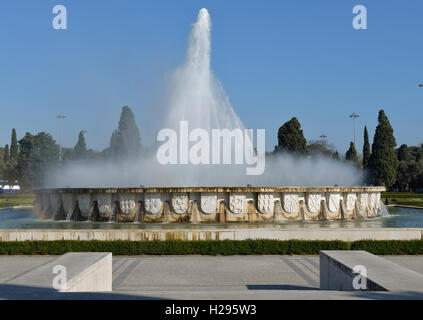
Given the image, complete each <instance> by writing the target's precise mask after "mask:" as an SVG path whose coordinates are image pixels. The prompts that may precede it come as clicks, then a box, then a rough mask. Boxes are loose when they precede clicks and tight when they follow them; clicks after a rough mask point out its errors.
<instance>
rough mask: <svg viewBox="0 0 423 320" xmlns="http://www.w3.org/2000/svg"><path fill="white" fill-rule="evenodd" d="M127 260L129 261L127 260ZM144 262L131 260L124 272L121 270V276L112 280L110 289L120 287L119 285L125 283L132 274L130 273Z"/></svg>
mask: <svg viewBox="0 0 423 320" xmlns="http://www.w3.org/2000/svg"><path fill="white" fill-rule="evenodd" d="M128 260H129V259H128ZM143 261H144V260H143V259H140V258H138V259H132V262H131V264H130V265H129V266H127V267H126V268H125V270H123V271H122V272H121V274H120V275H119V276H117V278H116V279H114V280H113V282H112V287H113V288H117V287H118V286H120V284H121V283H122V282H123V281H125V280H126V279H127V278H128V277H129V276H130V275H131V273H132V271H134V269H135V268H136V267H137V266H138V265H139V264H140V263H142V262H143Z"/></svg>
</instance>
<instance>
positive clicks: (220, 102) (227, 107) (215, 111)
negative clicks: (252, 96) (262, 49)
mask: <svg viewBox="0 0 423 320" xmlns="http://www.w3.org/2000/svg"><path fill="white" fill-rule="evenodd" d="M210 57H211V21H210V15H209V13H208V11H207V9H204V8H203V9H201V10H200V12H199V13H198V17H197V21H196V22H195V23H194V24H193V26H192V31H191V35H190V39H189V44H188V50H187V56H186V61H185V62H184V64H183V65H182V66H180V67H179V68H178V69H177V70H176V71H175V73H174V74H173V76H172V79H171V84H170V93H169V96H168V99H169V100H168V110H167V114H168V116H167V117H166V119H165V123H166V126H167V127H170V128H177V127H178V126H179V121H181V120H186V121H188V124H189V127H190V128H191V129H192V128H202V129H205V130H208V131H209V130H210V129H223V128H227V129H236V128H240V129H244V125H243V124H242V122H241V120H240V119H239V118H238V116H237V115H236V113H235V111H234V110H233V108H232V106H231V104H230V102H229V98H228V97H227V95H226V93H225V91H224V90H223V88H222V86H221V85H220V83H219V81H218V80H217V79H216V78H215V77H214V75H213V72H212V70H211V67H210Z"/></svg>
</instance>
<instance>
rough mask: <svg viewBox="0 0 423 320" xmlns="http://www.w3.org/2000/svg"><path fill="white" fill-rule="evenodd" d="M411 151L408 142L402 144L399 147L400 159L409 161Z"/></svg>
mask: <svg viewBox="0 0 423 320" xmlns="http://www.w3.org/2000/svg"><path fill="white" fill-rule="evenodd" d="M410 158H411V157H410V153H409V152H408V146H407V145H406V144H403V145H401V147H399V149H398V161H400V162H401V161H409V160H410Z"/></svg>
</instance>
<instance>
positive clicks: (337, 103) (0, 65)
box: [0, 0, 423, 153]
mask: <svg viewBox="0 0 423 320" xmlns="http://www.w3.org/2000/svg"><path fill="white" fill-rule="evenodd" d="M58 4H62V5H65V6H66V7H67V11H68V12H67V14H68V30H66V31H63V30H54V29H53V28H52V24H51V22H52V19H53V17H54V15H53V14H52V8H53V6H55V5H58ZM357 4H362V5H365V6H366V8H367V13H368V29H367V30H359V31H358V30H354V29H353V28H352V19H353V16H354V15H353V13H352V8H353V7H354V6H355V5H357ZM202 7H205V8H207V9H208V10H209V12H210V14H211V18H212V24H213V31H212V67H213V70H214V73H215V75H216V77H217V78H218V79H219V80H220V82H221V83H222V85H223V87H224V88H225V90H226V93H227V94H228V96H229V97H230V100H231V102H232V105H233V107H234V109H235V110H236V112H237V114H238V115H239V117H240V118H241V119H242V121H243V122H244V123H245V125H246V126H247V127H250V128H265V129H266V131H267V137H266V138H267V139H266V144H267V149H268V150H272V149H273V147H274V145H275V144H276V143H277V129H278V128H279V127H280V125H282V124H283V123H284V122H285V121H287V120H289V119H290V118H291V117H293V116H296V117H297V118H298V119H299V121H300V122H301V124H302V127H303V130H304V134H305V136H306V138H307V139H309V140H312V139H318V138H319V136H320V135H321V134H322V133H324V134H326V135H327V137H328V141H329V142H331V143H333V144H334V145H335V146H336V148H338V149H339V151H340V152H343V153H344V152H345V151H346V149H347V148H348V145H349V141H351V140H352V138H353V123H352V120H351V119H350V118H349V117H348V115H349V114H351V113H352V112H357V113H359V114H360V118H359V119H358V121H357V148H358V149H359V151H360V150H361V148H362V141H361V140H362V131H363V128H364V125H367V126H368V129H369V133H370V136H371V138H372V137H373V133H374V130H375V128H376V125H377V113H378V110H379V109H380V108H383V109H384V110H385V112H386V113H387V115H388V117H389V119H390V121H391V124H392V126H393V127H394V131H395V136H396V138H397V143H398V145H400V144H403V143H406V144H409V145H416V144H419V143H421V142H423V135H422V129H421V126H422V125H421V124H422V119H423V108H422V103H423V88H419V87H418V83H420V82H423V43H422V40H421V39H422V36H421V34H420V33H421V32H422V31H423V19H422V18H423V2H422V1H420V0H408V1H406V2H404V1H393V0H385V1H367V0H357V1H349V0H342V1H340V0H320V1H305V0H289V1H280V0H275V1H270V0H267V1H235V0H233V1H217V0H213V1H199V0H195V1H185V0H178V1H171V0H169V1H160V0H158V1H135V0H134V1H129V0H122V1H115V0H112V1H94V0H90V1H77V0H73V1H64V0H55V1H50V0H49V1H46V0H42V1H41V0H40V1H30V0H26V1H22V0H15V1H2V2H1V3H0V43H1V46H2V49H1V50H0V109H1V113H0V145H2V146H3V145H5V144H6V143H10V132H11V129H12V128H13V127H15V128H16V130H17V133H18V138H21V137H22V136H23V135H24V134H25V132H26V131H29V132H32V133H36V132H39V131H47V132H49V133H51V134H53V136H54V137H55V138H56V139H57V138H58V135H59V122H58V120H57V119H56V118H55V117H56V115H57V114H58V113H60V112H63V113H65V114H66V115H67V116H68V117H67V119H65V120H64V121H63V135H64V137H63V144H64V146H66V147H71V146H73V145H74V144H75V143H76V140H77V137H78V132H79V131H80V130H83V129H85V130H87V134H86V139H87V143H88V146H89V147H91V148H94V149H98V150H102V149H103V148H105V147H106V146H107V144H108V142H109V139H110V135H111V133H112V131H113V130H114V129H115V128H116V127H117V123H118V119H119V115H120V111H121V107H122V106H124V105H129V106H130V107H131V108H132V110H133V111H134V113H135V115H136V118H137V123H138V126H139V127H140V131H141V136H142V137H143V139H144V141H146V143H147V144H148V143H151V141H152V140H153V139H154V134H155V127H154V123H155V119H157V118H160V117H163V115H162V114H160V112H159V111H158V110H159V106H160V104H161V103H162V102H161V99H162V95H163V87H164V83H165V79H166V77H168V76H169V74H170V73H171V72H172V70H173V69H174V68H175V67H176V66H178V65H179V64H180V63H181V62H182V61H183V59H184V56H185V50H186V45H187V41H188V36H189V32H190V28H191V24H192V23H193V22H194V21H195V19H196V16H197V12H198V10H199V9H200V8H202Z"/></svg>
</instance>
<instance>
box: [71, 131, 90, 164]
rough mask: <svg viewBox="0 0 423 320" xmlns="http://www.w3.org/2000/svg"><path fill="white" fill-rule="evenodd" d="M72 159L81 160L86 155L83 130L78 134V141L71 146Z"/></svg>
mask: <svg viewBox="0 0 423 320" xmlns="http://www.w3.org/2000/svg"><path fill="white" fill-rule="evenodd" d="M72 156H73V159H75V160H81V159H85V158H86V156H87V143H86V142H85V137H84V131H81V132H80V133H79V136H78V142H77V143H76V145H75V147H74V148H73V155H72Z"/></svg>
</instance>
